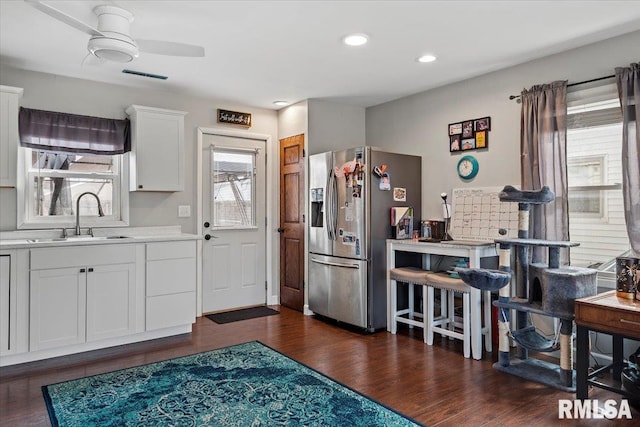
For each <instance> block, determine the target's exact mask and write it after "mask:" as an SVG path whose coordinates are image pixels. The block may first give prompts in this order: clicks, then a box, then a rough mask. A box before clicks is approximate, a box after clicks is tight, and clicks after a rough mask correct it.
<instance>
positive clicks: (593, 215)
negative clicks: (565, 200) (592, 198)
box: [567, 154, 616, 222]
mask: <svg viewBox="0 0 640 427" xmlns="http://www.w3.org/2000/svg"><path fill="white" fill-rule="evenodd" d="M587 163H598V164H599V165H600V183H598V184H587V185H575V186H569V187H568V188H567V190H568V192H567V196H570V195H571V194H572V193H573V194H574V195H575V193H576V192H582V191H598V193H599V195H598V199H599V203H598V205H599V206H598V212H579V211H571V210H569V215H571V216H572V217H573V218H590V219H602V220H604V221H605V222H606V220H607V215H606V195H605V194H604V191H603V190H610V189H615V188H616V186H615V185H606V184H604V182H603V181H604V179H605V177H606V174H607V171H606V165H607V155H606V154H602V155H590V156H576V157H571V158H567V170H568V169H569V167H571V166H572V165H577V164H587ZM569 205H571V202H569Z"/></svg>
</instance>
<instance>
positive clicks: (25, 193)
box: [16, 147, 129, 229]
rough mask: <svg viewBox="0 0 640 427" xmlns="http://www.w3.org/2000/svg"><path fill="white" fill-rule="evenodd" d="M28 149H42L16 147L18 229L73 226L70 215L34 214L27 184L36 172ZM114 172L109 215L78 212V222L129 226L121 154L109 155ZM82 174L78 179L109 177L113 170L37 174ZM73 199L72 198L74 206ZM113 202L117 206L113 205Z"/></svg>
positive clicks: (124, 163) (125, 163)
mask: <svg viewBox="0 0 640 427" xmlns="http://www.w3.org/2000/svg"><path fill="white" fill-rule="evenodd" d="M32 151H42V150H36V149H32V148H25V147H18V171H17V183H16V192H17V228H18V229H50V228H63V227H64V228H71V227H75V225H76V216H75V214H74V215H53V216H45V217H43V216H37V215H34V214H33V212H34V208H35V206H34V203H35V200H33V197H32V192H31V183H32V182H33V179H34V178H35V177H37V176H38V174H36V173H34V172H32V171H31V158H32ZM112 157H113V159H114V163H115V164H116V167H117V170H118V172H117V173H116V174H115V175H116V177H115V178H114V182H113V206H112V215H107V216H104V217H97V216H93V215H92V216H84V215H81V216H80V217H81V220H80V224H81V225H82V227H83V228H85V227H87V228H88V227H126V226H128V225H129V162H128V161H126V160H127V157H125V155H124V154H114V155H112ZM60 175H63V176H65V177H82V178H98V179H100V178H105V177H107V178H111V177H114V173H99V172H95V173H74V172H67V171H65V172H61V171H57V170H45V172H44V173H41V174H39V176H60ZM75 202H76V201H75V200H73V201H72V203H74V206H75ZM116 205H117V206H116Z"/></svg>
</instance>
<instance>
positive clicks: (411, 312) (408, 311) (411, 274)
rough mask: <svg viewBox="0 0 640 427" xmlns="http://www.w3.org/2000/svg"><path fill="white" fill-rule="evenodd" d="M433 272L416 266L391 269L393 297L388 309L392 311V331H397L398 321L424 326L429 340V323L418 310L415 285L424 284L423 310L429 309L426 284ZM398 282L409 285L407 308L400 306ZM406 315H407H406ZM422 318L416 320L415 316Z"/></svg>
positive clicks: (425, 336)
mask: <svg viewBox="0 0 640 427" xmlns="http://www.w3.org/2000/svg"><path fill="white" fill-rule="evenodd" d="M431 274H433V273H431V272H429V271H426V270H422V269H420V268H416V267H397V268H393V269H391V271H390V274H389V278H390V281H391V298H390V301H389V302H388V305H387V310H389V311H390V313H391V316H390V318H391V328H390V330H391V333H392V334H395V333H396V332H397V327H398V323H405V324H407V325H409V326H410V327H413V326H416V327H418V328H422V330H423V333H424V342H425V343H426V342H427V333H426V331H427V327H426V326H427V323H426V317H425V315H424V312H420V311H416V309H415V307H414V305H415V298H414V297H415V291H414V286H416V285H417V286H422V307H423V311H426V310H427V301H426V299H425V296H426V294H427V293H426V290H427V289H426V285H427V277H428V276H430V275H431ZM398 283H404V284H406V285H407V286H408V291H409V304H408V305H409V306H408V307H407V308H402V309H399V308H398ZM405 316H406V317H405ZM416 317H417V318H419V319H420V320H416V319H415V318H416Z"/></svg>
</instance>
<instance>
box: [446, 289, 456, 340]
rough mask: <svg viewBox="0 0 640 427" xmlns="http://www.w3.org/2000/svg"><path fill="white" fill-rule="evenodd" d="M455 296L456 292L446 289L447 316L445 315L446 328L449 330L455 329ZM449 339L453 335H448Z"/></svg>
mask: <svg viewBox="0 0 640 427" xmlns="http://www.w3.org/2000/svg"><path fill="white" fill-rule="evenodd" d="M455 296H456V293H455V292H454V291H447V297H448V298H447V305H448V308H447V310H448V311H447V312H448V316H447V320H448V322H447V329H449V330H450V331H453V330H455V329H456V325H455V323H456V302H455V301H456V300H455ZM449 339H450V340H453V337H449Z"/></svg>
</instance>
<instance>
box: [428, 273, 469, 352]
mask: <svg viewBox="0 0 640 427" xmlns="http://www.w3.org/2000/svg"><path fill="white" fill-rule="evenodd" d="M426 288H427V304H426V310H425V311H426V318H427V319H426V325H425V326H426V333H425V338H426V339H425V342H426V343H427V344H428V345H432V344H433V334H434V333H439V334H441V335H442V336H447V337H450V338H456V339H459V340H462V342H463V353H464V357H466V358H467V359H468V358H469V357H471V302H470V301H471V287H470V286H469V285H467V284H466V283H464V282H463V281H462V280H460V279H455V278H452V277H449V275H447V274H446V273H430V274H429V275H428V276H427V284H426ZM434 289H440V290H441V291H442V292H441V294H440V295H441V297H440V305H441V307H443V306H447V307H446V311H445V309H442V308H441V312H440V315H439V316H436V315H435V313H434V311H435V301H434ZM456 292H457V293H460V294H462V323H460V322H456V320H455V312H454V311H455V310H454V309H455V307H454V295H455V293H456ZM460 329H461V330H462V332H459V330H460Z"/></svg>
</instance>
